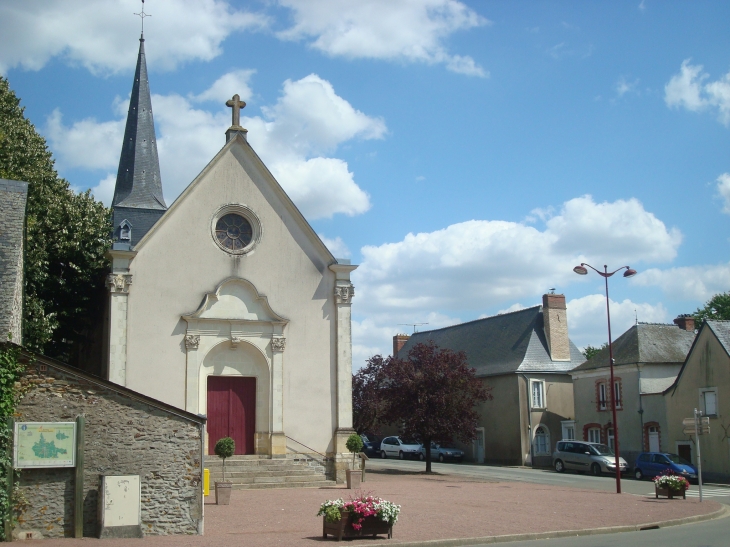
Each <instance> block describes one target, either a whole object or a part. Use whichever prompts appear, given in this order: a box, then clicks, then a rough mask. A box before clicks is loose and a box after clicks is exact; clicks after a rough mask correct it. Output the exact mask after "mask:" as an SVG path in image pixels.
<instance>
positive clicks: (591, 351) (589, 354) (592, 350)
mask: <svg viewBox="0 0 730 547" xmlns="http://www.w3.org/2000/svg"><path fill="white" fill-rule="evenodd" d="M606 348H608V342H604V343H603V344H601V346H600V347H598V348H596V347H593V346H591V345H590V344H589V345H587V346H586V347H585V349H584V350H583V356H584V357H585V358H586V361H588V360H590V359H592V358H593V357H594V356H595V355H596V354H597V353H599V352H601V351H603V350H604V349H606Z"/></svg>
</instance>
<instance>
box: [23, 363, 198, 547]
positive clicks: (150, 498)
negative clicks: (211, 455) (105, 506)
mask: <svg viewBox="0 0 730 547" xmlns="http://www.w3.org/2000/svg"><path fill="white" fill-rule="evenodd" d="M54 363H55V362H52V361H45V360H38V361H36V362H35V363H34V364H33V365H31V366H30V367H29V368H28V370H27V371H26V373H25V375H24V377H23V379H22V384H23V386H24V388H27V389H28V392H27V393H26V394H25V396H24V397H23V399H22V400H21V402H20V404H19V405H18V409H17V412H18V415H17V416H16V420H17V421H34V422H58V421H73V420H75V419H76V416H78V415H84V416H85V420H86V426H85V436H84V438H85V443H84V459H85V462H84V536H97V535H98V532H99V526H98V519H97V510H98V490H99V486H100V477H101V475H123V474H129V475H140V481H141V490H142V504H141V505H142V531H143V533H144V534H145V535H162V534H198V533H202V522H203V520H202V519H203V496H202V473H203V471H202V462H201V453H202V452H201V450H202V444H201V425H202V423H203V422H204V420H203V419H201V418H198V417H197V416H193V415H190V414H188V413H186V412H183V411H180V410H176V409H174V408H173V407H168V406H167V405H165V404H163V403H159V402H157V401H155V400H154V399H149V398H147V397H145V396H143V395H139V394H136V393H135V392H132V391H130V390H127V389H124V388H120V387H117V386H115V385H114V384H111V383H110V382H105V381H103V380H100V379H96V378H94V377H91V376H87V375H85V374H83V373H81V372H77V371H75V370H73V369H70V368H68V367H63V366H60V365H58V364H54ZM44 369H45V370H44ZM41 371H43V372H41ZM19 485H20V492H21V494H22V497H24V498H25V499H24V500H21V501H23V503H24V506H25V508H24V509H23V510H22V511H21V512H20V513H19V515H18V524H17V526H16V530H15V532H14V535H16V536H17V535H19V534H22V532H23V531H24V530H33V531H34V533H33V537H34V538H35V537H37V535H38V532H40V534H42V536H43V537H64V536H65V537H68V536H73V524H74V515H73V507H74V469H72V468H58V469H23V470H22V471H21V473H20V480H19Z"/></svg>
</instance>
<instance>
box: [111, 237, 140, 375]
mask: <svg viewBox="0 0 730 547" xmlns="http://www.w3.org/2000/svg"><path fill="white" fill-rule="evenodd" d="M136 254H137V253H135V252H133V251H119V250H111V251H109V252H108V253H107V257H108V258H111V262H112V273H110V274H109V275H107V278H106V286H107V289H108V290H109V331H108V333H107V337H106V339H107V341H108V347H107V356H106V358H107V374H106V375H107V379H108V380H109V381H111V382H114V383H115V384H119V385H120V386H126V385H127V308H128V304H129V291H130V289H131V285H132V274H131V273H130V272H129V265H130V262H131V261H132V259H133V258H134V256H135V255H136Z"/></svg>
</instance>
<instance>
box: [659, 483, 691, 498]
mask: <svg viewBox="0 0 730 547" xmlns="http://www.w3.org/2000/svg"><path fill="white" fill-rule="evenodd" d="M654 490H655V492H656V497H657V498H659V496H666V497H668V498H669V499H672V498H678V497H680V496H681V497H682V499H685V500H686V499H687V491H686V490H685V489H684V488H683V489H681V490H671V489H669V488H660V487H659V486H656V485H654Z"/></svg>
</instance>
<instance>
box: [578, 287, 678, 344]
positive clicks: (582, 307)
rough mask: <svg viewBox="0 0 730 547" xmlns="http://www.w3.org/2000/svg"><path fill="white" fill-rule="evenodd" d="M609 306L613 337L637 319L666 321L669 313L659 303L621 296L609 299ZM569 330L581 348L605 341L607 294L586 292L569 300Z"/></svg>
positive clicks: (606, 338)
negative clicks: (648, 302)
mask: <svg viewBox="0 0 730 547" xmlns="http://www.w3.org/2000/svg"><path fill="white" fill-rule="evenodd" d="M610 306H611V334H612V338H613V339H614V340H616V338H618V337H619V336H621V335H622V334H623V333H624V332H626V330H628V329H629V328H630V327H631V325H633V324H634V323H635V322H636V319H637V318H638V320H639V321H641V322H643V323H666V322H668V321H669V314H668V312H667V310H666V309H665V308H664V306H663V305H662V304H657V305H652V304H647V303H638V302H632V301H631V300H628V299H627V300H623V301H622V302H616V301H615V300H610ZM567 307H568V332H569V335H570V339H571V340H572V341H573V343H574V344H575V345H576V346H578V347H580V348H584V347H585V346H587V345H592V346H595V347H598V346H600V345H601V344H603V343H604V342H607V341H608V321H607V320H606V296H605V295H603V294H589V295H587V296H584V297H582V298H574V299H573V300H570V301H568V303H567Z"/></svg>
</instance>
